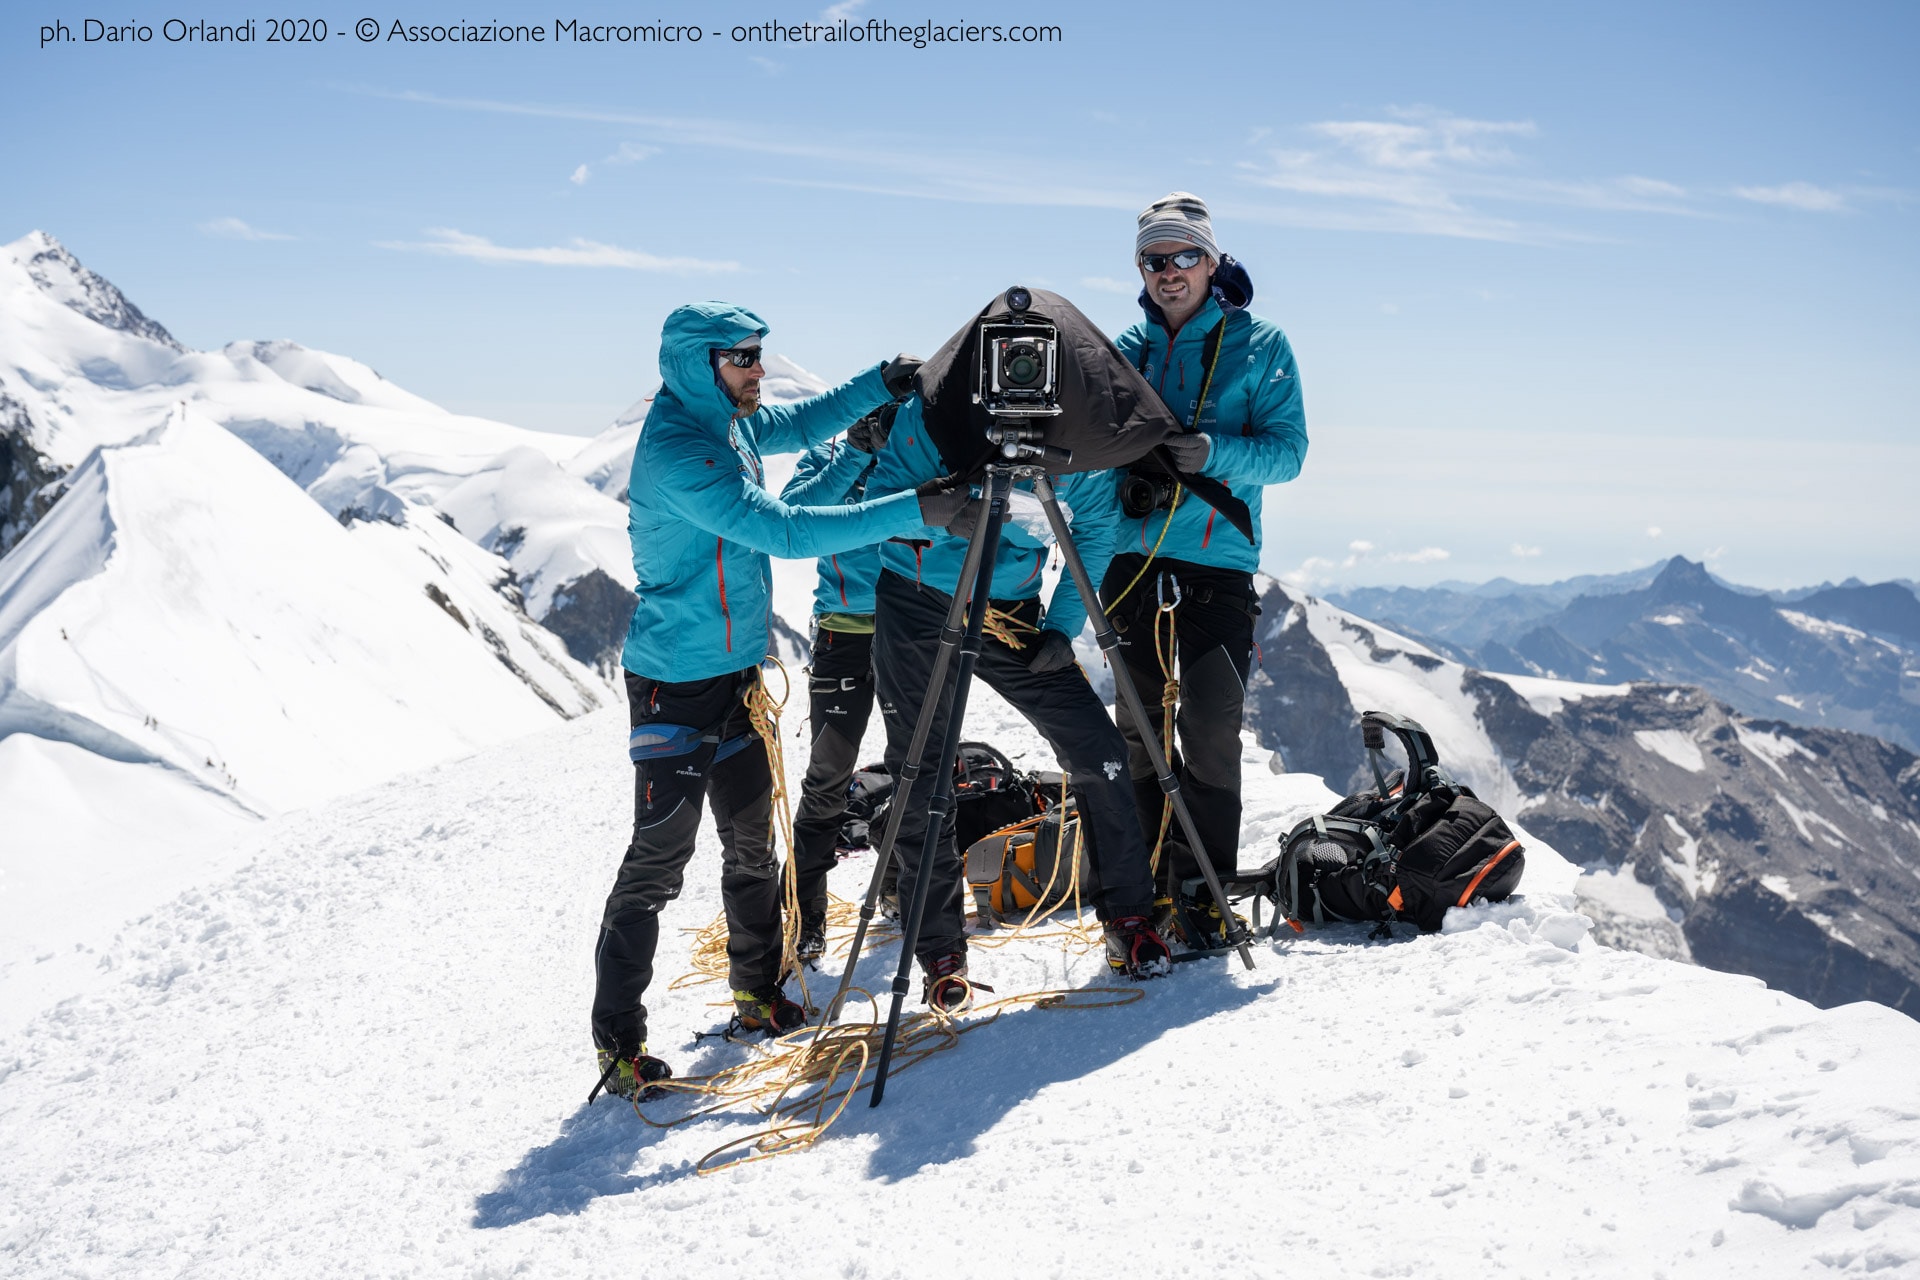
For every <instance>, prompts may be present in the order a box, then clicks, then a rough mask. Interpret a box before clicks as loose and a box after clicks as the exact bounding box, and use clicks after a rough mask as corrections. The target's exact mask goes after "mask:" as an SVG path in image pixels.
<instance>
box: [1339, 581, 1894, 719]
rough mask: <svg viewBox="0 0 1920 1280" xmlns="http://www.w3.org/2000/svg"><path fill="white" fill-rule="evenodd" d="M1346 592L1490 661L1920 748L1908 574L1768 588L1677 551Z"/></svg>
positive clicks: (1406, 630)
mask: <svg viewBox="0 0 1920 1280" xmlns="http://www.w3.org/2000/svg"><path fill="white" fill-rule="evenodd" d="M1337 603H1339V604H1341V605H1342V606H1343V607H1345V608H1348V609H1351V610H1353V611H1354V612H1356V613H1358V614H1361V615H1363V616H1365V617H1368V618H1373V619H1376V620H1378V621H1379V622H1381V623H1384V624H1385V625H1387V626H1390V627H1393V628H1394V629H1396V630H1398V631H1401V632H1402V633H1403V634H1411V635H1414V636H1416V637H1418V638H1421V639H1423V640H1427V641H1428V642H1429V643H1430V644H1432V645H1433V647H1435V648H1436V649H1437V650H1439V651H1441V652H1444V653H1446V654H1447V655H1448V656H1449V657H1453V658H1458V659H1460V660H1461V661H1463V662H1466V663H1469V664H1470V665H1473V666H1477V667H1480V668H1482V669H1483V670H1488V671H1517V672H1525V673H1530V674H1534V675H1546V676H1556V677H1559V678H1565V679H1578V680H1602V681H1621V680H1643V681H1647V680H1650V681H1662V682H1666V683H1678V684H1691V685H1698V686H1699V687H1701V688H1703V689H1706V690H1707V691H1708V692H1710V693H1712V694H1713V695H1714V696H1715V697H1716V698H1719V699H1720V700H1721V701H1723V702H1725V703H1727V704H1729V705H1730V706H1732V707H1734V708H1735V709H1736V710H1739V711H1741V712H1744V713H1745V714H1747V715H1750V716H1758V717H1763V718H1777V719H1781V720H1786V721H1788V722H1790V723H1793V724H1800V725H1807V726H1809V727H1815V728H1834V729H1851V730H1853V731H1854V732H1856V733H1870V734H1873V735H1875V736H1876V737H1881V738H1886V739H1887V740H1889V741H1891V742H1895V743H1898V744H1900V745H1901V746H1903V747H1905V748H1907V749H1908V750H1910V751H1911V750H1916V749H1920V598H1917V597H1916V596H1915V594H1914V592H1913V590H1912V588H1910V587H1908V586H1906V585H1905V584H1903V583H1898V582H1883V583H1878V584H1875V585H1873V586H1868V585H1867V584H1865V583H1860V582H1854V581H1849V582H1846V583H1843V584H1841V585H1840V586H1838V587H1835V586H1831V585H1822V586H1821V587H1817V588H1808V589H1806V590H1802V591H1787V592H1774V593H1767V592H1762V591H1759V590H1757V589H1755V588H1751V587H1741V586H1738V585H1736V584H1734V583H1729V582H1726V581H1724V580H1722V579H1720V578H1718V577H1716V576H1714V575H1713V574H1712V573H1710V572H1709V571H1708V570H1707V568H1706V566H1705V565H1704V564H1700V563H1697V562H1694V561H1689V560H1686V559H1684V558H1682V557H1679V556H1675V557H1673V558H1672V559H1670V560H1668V561H1667V562H1666V563H1664V564H1662V565H1657V566H1654V567H1653V569H1652V570H1643V571H1637V572H1636V573H1633V574H1623V575H1618V576H1617V577H1615V578H1610V579H1572V580H1569V581H1568V582H1564V583H1554V584H1551V585H1550V586H1545V587H1529V586H1522V585H1521V584H1518V583H1504V582H1495V583H1487V584H1484V585H1482V586H1480V587H1476V588H1472V589H1470V590H1464V589H1459V588H1457V587H1456V588H1447V587H1430V588H1424V589H1421V588H1411V587H1400V588H1393V589H1386V588H1365V589H1361V590H1355V591H1348V592H1344V593H1341V594H1340V595H1339V596H1338V597H1337Z"/></svg>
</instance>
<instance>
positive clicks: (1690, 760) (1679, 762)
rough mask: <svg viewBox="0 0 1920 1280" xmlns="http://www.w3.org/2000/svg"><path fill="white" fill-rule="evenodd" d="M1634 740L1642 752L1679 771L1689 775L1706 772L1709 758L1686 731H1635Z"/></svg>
mask: <svg viewBox="0 0 1920 1280" xmlns="http://www.w3.org/2000/svg"><path fill="white" fill-rule="evenodd" d="M1633 740H1634V741H1635V742H1637V743H1639V744H1640V747H1641V749H1642V750H1644V751H1649V752H1651V753H1653V754H1654V755H1656V756H1659V757H1660V758H1661V759H1662V760H1665V761H1666V762H1667V763H1668V764H1670V765H1673V766H1674V767H1675V768H1677V769H1685V770H1686V771H1687V772H1688V773H1702V772H1705V770H1706V767H1707V758H1706V757H1705V756H1704V755H1702V754H1701V752H1700V744H1699V743H1698V742H1695V741H1694V740H1693V735H1692V734H1690V733H1688V732H1687V731H1686V730H1684V729H1635V730H1634V731H1633Z"/></svg>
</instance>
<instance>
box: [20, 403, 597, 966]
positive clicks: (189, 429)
mask: <svg viewBox="0 0 1920 1280" xmlns="http://www.w3.org/2000/svg"><path fill="white" fill-rule="evenodd" d="M431 524H432V525H435V526H438V528H437V530H436V529H435V528H431V527H429V528H423V529H420V530H417V531H415V532H416V534H417V535H419V536H420V537H424V538H426V539H428V541H427V542H426V543H424V544H422V543H420V542H418V541H417V540H415V539H412V538H409V536H408V534H407V532H406V531H405V530H403V529H400V528H396V527H394V526H390V525H386V524H384V523H380V524H375V525H371V526H367V527H365V529H364V530H356V531H349V530H348V529H345V528H342V527H341V525H340V524H339V523H338V522H337V521H335V520H333V519H331V518H330V517H328V515H327V514H326V513H325V512H324V511H322V510H321V509H320V508H319V507H318V506H316V505H314V504H313V503H312V502H311V501H309V500H308V499H307V497H306V496H305V495H304V494H302V493H301V492H300V490H299V489H297V488H295V487H294V485H293V484H292V483H290V482H289V481H288V480H287V479H286V478H285V477H283V476H282V475H281V474H280V473H279V472H278V471H276V470H274V468H273V467H272V466H271V465H269V464H268V463H267V462H266V461H265V460H264V459H262V458H261V457H260V456H259V455H258V454H256V453H254V452H253V451H252V450H251V449H248V448H247V447H246V446H245V445H244V444H242V443H241V442H240V441H238V440H236V439H235V438H234V437H233V436H232V435H230V434H229V433H227V432H225V431H222V430H220V429H219V428H218V427H217V426H215V425H213V424H212V423H210V422H208V421H206V420H204V419H202V418H200V417H198V416H197V415H196V414H194V413H192V412H190V411H187V410H181V411H178V412H177V413H176V414H175V417H174V419H173V421H172V422H171V423H169V424H168V425H166V426H165V427H164V428H163V429H161V430H158V431H154V432H150V433H148V434H147V435H145V436H143V437H142V438H140V439H139V440H138V441H136V442H134V443H129V444H123V445H118V446H112V447H107V448H102V449H100V450H98V451H96V452H95V453H94V454H93V455H91V456H90V457H89V459H88V460H87V461H86V462H85V463H84V464H83V465H82V466H81V467H80V468H79V470H78V471H77V472H76V473H75V475H74V477H73V482H72V486H71V489H70V491H69V492H68V493H67V495H66V496H65V497H64V498H63V499H62V500H61V501H60V502H59V503H58V504H56V505H55V507H54V508H53V510H52V511H51V512H50V513H49V514H48V516H47V517H46V518H45V519H43V520H42V521H41V522H40V523H39V524H38V525H36V526H35V527H34V529H33V530H32V531H31V532H30V533H29V534H28V535H27V537H26V538H25V539H23V540H22V541H21V543H20V544H19V545H18V546H17V547H15V548H14V549H13V551H12V552H11V553H10V554H9V555H8V556H7V557H6V558H5V559H4V560H0V733H3V734H6V735H10V736H7V737H5V738H4V739H0V741H4V742H6V743H15V742H16V740H20V741H19V742H18V745H17V746H15V747H14V748H13V751H12V753H11V756H10V758H11V760H12V762H13V763H15V764H16V765H19V766H21V767H20V768H18V769H9V770H8V771H7V773H6V775H5V776H4V779H3V780H0V798H4V799H5V800H6V801H7V812H8V816H9V821H8V824H7V827H6V829H5V832H4V835H0V939H3V940H4V941H0V974H5V973H7V972H9V971H10V970H11V969H13V968H14V967H16V966H17V965H19V964H21V963H25V962H27V960H28V959H29V957H30V956H36V955H40V954H43V953H44V952H45V950H46V949H47V947H48V946H49V945H51V943H52V942H53V941H58V942H60V943H62V944H66V943H70V942H77V941H80V940H81V937H77V936H75V935H74V934H72V933H68V932H63V930H66V929H67V926H68V924H69V923H73V924H74V925H75V926H76V928H77V929H78V933H79V934H80V935H85V934H87V933H88V932H89V931H90V930H92V929H94V928H97V927H99V926H101V925H103V924H111V923H117V922H118V921H119V920H121V919H124V918H125V917H124V916H122V915H113V914H111V913H112V912H114V911H117V910H127V909H129V908H132V909H139V910H145V909H147V908H149V907H151V906H153V905H156V904H157V903H159V902H161V901H164V900H165V898H166V897H167V896H169V895H171V894H172V893H173V892H175V891H177V889H178V888H179V882H178V876H176V875H174V874H169V873H166V872H161V871H156V870H155V868H156V866H158V865H160V864H165V863H172V862H177V861H178V860H179V859H181V858H190V857H191V856H193V855H192V853H191V851H192V850H194V849H195V848H201V849H204V850H205V856H206V857H207V858H209V859H211V860H214V861H216V862H217V861H218V859H219V857H220V853H219V847H220V846H221V845H223V844H225V843H226V842H227V840H229V839H230V838H231V836H232V834H233V831H234V824H235V821H236V819H238V818H243V817H245V816H246V815H253V816H256V817H257V816H260V815H265V814H271V813H277V812H282V811H285V810H288V809H293V808H297V807H300V806H303V805H309V804H313V803H316V802H319V801H322V800H325V799H327V798H330V797H333V796H338V795H342V794H345V793H348V792H351V791H357V790H360V789H362V788H364V787H366V786H369V785H371V784H372V783H374V782H377V781H379V780H381V779H384V778H387V777H390V776H392V775H394V774H396V773H399V772H402V771H405V770H409V769H414V768H418V767H420V766H422V765H425V764H430V763H433V762H435V761H438V760H444V759H448V758H451V757H455V756H460V755H465V754H468V753H470V752H471V751H473V750H474V749H475V748H477V747H480V746H484V745H488V744H492V743H497V742H502V741H505V740H507V739H509V738H513V737H517V736H519V735H522V734H525V733H527V732H530V731H532V730H534V729H538V728H543V727H545V726H547V725H549V724H551V723H553V721H554V719H555V716H556V712H558V713H563V714H578V713H580V712H583V711H586V710H588V709H590V708H592V707H595V706H599V705H604V704H605V703H607V702H610V701H612V699H611V697H610V696H609V693H610V691H608V690H606V688H605V686H604V685H601V684H599V682H598V680H597V678H595V677H593V676H592V675H591V673H588V672H587V671H586V669H585V668H583V667H580V666H579V664H577V663H574V662H573V661H572V660H571V659H569V658H567V657H566V655H565V653H564V651H563V650H562V649H561V647H560V645H559V643H558V641H557V640H555V639H554V638H553V637H552V636H551V635H548V634H547V633H545V632H542V631H539V630H538V629H537V628H528V627H527V626H526V624H525V622H524V619H522V620H520V621H518V622H513V621H510V611H509V609H508V607H507V606H506V604H505V603H504V602H503V601H501V600H500V599H499V597H498V596H497V595H496V594H495V593H494V592H493V591H492V590H491V587H490V585H489V584H488V583H487V582H486V581H485V580H484V579H482V578H481V577H479V576H478V574H477V572H476V571H474V569H473V566H471V565H463V564H461V563H460V562H459V561H458V559H457V557H459V556H462V555H464V556H468V557H478V558H484V559H487V560H490V561H492V563H493V564H494V565H496V566H497V565H498V564H499V562H498V560H497V559H494V558H493V557H487V556H485V553H483V552H481V551H479V550H478V549H477V548H475V547H473V546H472V545H471V544H470V543H467V542H466V541H465V540H464V539H461V538H460V537H459V536H458V535H457V534H455V533H454V532H453V531H452V530H450V529H446V528H445V526H444V525H439V522H438V521H433V522H431ZM435 538H438V539H442V542H441V543H440V552H439V559H438V560H437V561H436V560H435V559H434V558H433V556H434V555H435V552H434V551H433V544H432V542H431V540H432V539H435ZM383 540H385V541H388V542H395V541H398V542H400V543H402V544H403V545H400V546H398V547H387V548H382V547H380V546H379V545H378V544H379V542H381V541H383ZM423 546H424V548H425V549H426V550H427V552H428V554H427V555H421V554H418V552H419V550H421V549H422V547H423ZM463 572H464V573H467V574H468V575H469V576H470V577H471V579H472V580H470V581H467V582H465V583H464V584H463V583H462V582H461V575H462V573H463ZM439 583H445V584H446V586H445V587H444V588H438V584H439ZM423 584H434V585H435V586H436V587H437V588H438V589H440V590H441V594H442V598H443V599H445V600H447V602H448V605H441V604H437V603H436V602H435V600H434V599H432V598H430V596H429V593H428V592H427V591H426V590H424V589H423ZM456 595H458V596H459V597H461V598H466V599H468V600H469V605H468V609H467V610H466V611H461V610H460V609H459V607H458V605H457V604H456V603H454V597H455V596H456ZM489 602H490V604H489ZM449 605H450V606H452V607H451V608H449V607H448V606H449ZM488 607H490V608H491V609H492V611H493V612H492V613H488V612H485V611H484V609H485V608H488ZM454 612H460V614H461V616H460V618H455V617H454V616H453V613H454ZM490 624H491V625H490ZM496 628H498V629H496ZM476 629H485V630H487V631H488V632H490V633H491V635H490V639H489V640H488V642H487V643H476V642H475V638H474V636H473V635H472V634H471V633H472V632H473V631H474V630H476ZM509 662H512V663H514V665H515V666H516V667H519V668H520V674H516V671H515V670H513V669H510V668H509V666H508V663H509ZM529 672H530V673H531V683H530V682H529V679H527V678H523V675H525V674H527V673H529ZM35 742H37V743H41V744H46V745H43V746H35V745H33V744H34V743H35ZM56 744H58V745H62V746H65V747H68V748H71V749H69V750H54V749H51V748H52V747H53V746H54V745H56ZM88 756H90V757H91V758H90V759H89V758H85V757H88ZM28 766H30V768H29V767H28ZM56 773H57V774H60V775H61V777H60V778H59V779H55V778H52V777H50V776H49V775H52V774H56ZM136 775H138V776H137V777H136ZM100 884H111V885H112V886H113V889H112V891H111V892H102V893H100V894H98V895H97V897H96V895H94V894H92V893H90V892H89V891H88V886H91V885H100ZM70 909H71V910H76V911H80V912H82V913H84V920H83V921H69V920H68V917H67V912H68V911H69V910H70ZM62 949H64V945H63V947H62Z"/></svg>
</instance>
